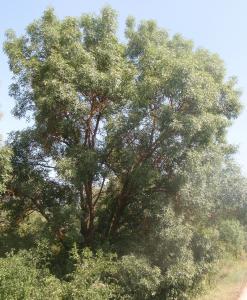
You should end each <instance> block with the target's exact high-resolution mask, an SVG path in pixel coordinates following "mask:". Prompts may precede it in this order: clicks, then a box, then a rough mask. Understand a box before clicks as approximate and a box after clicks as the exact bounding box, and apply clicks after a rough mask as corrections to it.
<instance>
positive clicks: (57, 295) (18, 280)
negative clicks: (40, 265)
mask: <svg viewBox="0 0 247 300" xmlns="http://www.w3.org/2000/svg"><path fill="white" fill-rule="evenodd" d="M29 257H30V253H27V252H26V251H22V252H19V253H18V254H16V255H13V254H9V255H8V256H7V257H6V258H0V299H1V300H6V299H8V300H21V299H23V300H24V299H25V300H33V299H35V300H39V299H40V300H43V299H47V300H48V299H55V300H56V299H62V285H61V283H60V282H59V280H58V279H56V278H55V277H54V276H52V275H51V274H50V273H49V271H48V270H46V269H42V270H40V269H37V268H36V266H35V264H33V262H32V260H28V258H29Z"/></svg>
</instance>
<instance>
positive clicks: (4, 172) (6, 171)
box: [0, 146, 12, 194]
mask: <svg viewBox="0 0 247 300" xmlns="http://www.w3.org/2000/svg"><path fill="white" fill-rule="evenodd" d="M11 155H12V152H11V149H10V148H9V147H6V146H4V147H1V148H0V194H2V193H4V192H5V189H6V184H7V183H8V181H9V180H10V178H11V171H12V167H11Z"/></svg>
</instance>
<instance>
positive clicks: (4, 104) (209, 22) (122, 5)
mask: <svg viewBox="0 0 247 300" xmlns="http://www.w3.org/2000/svg"><path fill="white" fill-rule="evenodd" d="M106 4H109V5H111V6H112V7H113V8H115V9H116V10H117V11H118V14H119V35H122V34H123V31H124V23H125V19H126V17H127V16H128V15H133V16H134V17H136V19H137V21H138V20H141V19H155V20H156V21H157V23H158V25H159V26H160V27H163V28H165V29H166V30H168V32H169V33H170V34H171V35H172V34H174V33H177V32H179V33H181V34H182V35H183V36H184V37H185V38H188V39H192V40H193V41H194V44H195V46H196V47H205V48H207V49H209V50H210V51H212V52H217V53H218V54H219V55H220V56H221V58H222V59H223V60H224V61H225V64H226V68H227V71H228V75H229V76H231V75H236V76H237V77H238V83H239V87H240V89H241V90H242V92H243V94H242V97H241V98H242V103H243V104H244V106H246V107H247V70H246V68H247V18H246V13H247V1H245V0H235V1H234V0H204V1H203V0H186V1H185V0H170V1H168V0H152V1H150V0H136V1H134V0H115V1H114V0H108V1H101V0H91V1H83V0H80V1H79V0H69V1H66V0H36V1H33V0H22V1H20V0H9V1H2V3H1V10H0V44H1V45H2V43H3V42H4V39H5V38H4V33H5V31H6V30H7V29H8V28H12V29H14V30H15V31H16V32H17V34H21V33H23V32H24V30H25V27H26V26H27V25H28V24H29V23H30V22H31V21H32V20H33V19H35V18H38V17H39V16H41V14H42V12H43V11H44V9H45V8H47V7H49V6H52V7H54V8H55V11H56V13H57V15H58V16H59V17H61V18H62V17H64V16H67V15H73V16H79V15H81V14H82V13H86V12H96V13H97V12H99V10H100V9H101V8H102V6H104V5H106ZM10 82H11V74H10V72H9V70H8V64H7V58H6V56H5V55H4V53H3V52H2V47H1V49H0V111H2V112H3V113H4V116H3V119H2V120H1V122H0V132H1V133H3V134H4V136H5V137H6V136H7V133H8V132H10V131H11V130H16V129H19V128H22V127H23V126H25V123H24V121H20V120H16V119H14V118H13V117H12V116H11V113H10V111H11V109H12V108H13V105H14V100H13V99H11V98H10V97H9V96H8V86H9V84H10ZM246 133H247V109H246V108H245V109H244V110H243V112H242V114H241V116H240V117H239V118H238V119H237V120H236V121H234V124H233V126H232V127H231V128H230V130H229V133H228V140H229V142H230V143H233V144H236V145H238V146H239V152H238V154H237V155H236V159H237V161H238V162H239V163H240V164H241V165H242V168H243V171H244V173H245V174H247V155H246V154H247V135H246Z"/></svg>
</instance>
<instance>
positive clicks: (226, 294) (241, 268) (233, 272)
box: [195, 258, 247, 300]
mask: <svg viewBox="0 0 247 300" xmlns="http://www.w3.org/2000/svg"><path fill="white" fill-rule="evenodd" d="M246 284H247V258H241V259H239V260H228V261H224V262H222V263H221V266H220V271H219V274H218V276H217V278H215V282H214V283H213V284H212V287H211V288H209V289H208V290H207V291H206V292H205V295H202V296H201V297H198V298H196V299H195V300H237V299H238V298H239V296H240V293H241V291H242V289H243V287H244V286H245V285H246Z"/></svg>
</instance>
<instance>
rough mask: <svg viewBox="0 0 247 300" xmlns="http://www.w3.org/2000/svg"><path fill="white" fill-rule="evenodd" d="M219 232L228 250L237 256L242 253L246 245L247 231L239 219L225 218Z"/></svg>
mask: <svg viewBox="0 0 247 300" xmlns="http://www.w3.org/2000/svg"><path fill="white" fill-rule="evenodd" d="M219 232H220V240H221V241H222V242H223V243H224V246H225V249H226V251H228V252H229V253H230V254H233V255H235V256H238V255H239V254H241V253H242V251H243V250H244V248H245V247H246V232H245V230H244V227H243V226H242V225H241V224H240V222H239V221H238V220H223V221H222V222H221V223H220V224H219Z"/></svg>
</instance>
